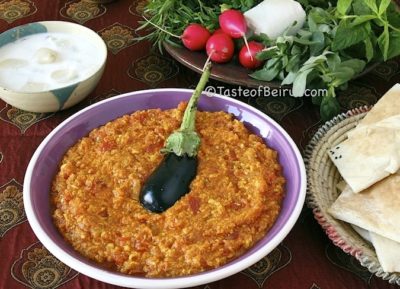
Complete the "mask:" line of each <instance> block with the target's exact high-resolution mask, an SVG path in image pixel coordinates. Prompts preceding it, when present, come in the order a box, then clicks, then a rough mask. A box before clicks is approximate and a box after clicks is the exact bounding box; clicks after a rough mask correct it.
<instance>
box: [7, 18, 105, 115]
mask: <svg viewBox="0 0 400 289" xmlns="http://www.w3.org/2000/svg"><path fill="white" fill-rule="evenodd" d="M47 32H59V33H67V34H77V35H80V36H81V37H84V38H85V39H86V40H87V41H90V43H91V44H92V45H94V46H95V47H96V49H97V51H98V52H97V53H96V55H99V56H100V61H99V65H98V67H95V69H94V71H95V72H94V73H93V74H91V75H87V76H86V78H85V79H83V80H80V81H77V82H75V83H72V84H69V85H67V86H61V85H60V87H57V88H56V89H53V90H49V91H39V92H25V91H24V92H21V91H12V90H10V89H7V88H4V87H1V86H0V98H1V99H3V100H4V101H5V102H7V103H8V104H10V105H12V106H14V107H17V108H20V109H23V110H27V111H32V112H54V111H59V110H63V109H66V108H69V107H71V106H72V105H74V104H76V103H78V102H79V101H81V100H82V99H84V98H85V97H86V96H88V95H89V94H90V93H91V92H92V91H93V89H94V88H95V87H96V85H97V84H98V82H99V80H100V78H101V76H102V74H103V71H104V67H105V63H106V59H107V46H106V44H105V43H104V41H103V39H102V38H101V37H100V36H99V35H98V34H97V33H96V32H94V31H93V30H91V29H89V28H87V27H85V26H82V25H79V24H75V23H71V22H65V21H42V22H34V23H30V24H26V25H22V26H18V27H15V28H12V29H10V30H7V31H5V32H3V33H1V34H0V47H1V46H3V45H6V44H8V43H11V42H14V41H16V40H17V39H19V38H21V37H25V36H28V35H32V34H37V33H47Z"/></svg>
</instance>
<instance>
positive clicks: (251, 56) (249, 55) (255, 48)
mask: <svg viewBox="0 0 400 289" xmlns="http://www.w3.org/2000/svg"><path fill="white" fill-rule="evenodd" d="M264 48H265V46H264V45H263V44H261V43H259V42H256V41H250V42H249V47H248V49H247V47H246V46H243V47H242V49H240V52H239V62H240V64H241V65H242V66H244V67H246V68H250V69H254V68H257V67H260V66H261V65H262V63H263V62H262V61H260V60H258V59H257V58H256V55H257V53H259V52H260V51H262V50H263V49H264Z"/></svg>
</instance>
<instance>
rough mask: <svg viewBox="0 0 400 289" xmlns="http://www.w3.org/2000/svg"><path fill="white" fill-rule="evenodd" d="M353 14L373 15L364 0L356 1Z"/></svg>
mask: <svg viewBox="0 0 400 289" xmlns="http://www.w3.org/2000/svg"><path fill="white" fill-rule="evenodd" d="M352 6H353V12H354V14H355V15H367V14H371V12H372V11H371V9H370V8H368V6H367V5H365V2H364V0H354V2H353V5H352Z"/></svg>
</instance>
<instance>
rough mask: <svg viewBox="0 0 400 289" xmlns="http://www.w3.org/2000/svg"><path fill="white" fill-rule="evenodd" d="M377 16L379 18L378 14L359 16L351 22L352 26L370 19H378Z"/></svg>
mask: <svg viewBox="0 0 400 289" xmlns="http://www.w3.org/2000/svg"><path fill="white" fill-rule="evenodd" d="M376 18H377V16H376V15H362V16H358V17H357V18H355V19H354V20H353V21H352V22H351V24H350V27H354V26H357V25H360V24H362V23H364V22H367V21H370V20H372V19H376Z"/></svg>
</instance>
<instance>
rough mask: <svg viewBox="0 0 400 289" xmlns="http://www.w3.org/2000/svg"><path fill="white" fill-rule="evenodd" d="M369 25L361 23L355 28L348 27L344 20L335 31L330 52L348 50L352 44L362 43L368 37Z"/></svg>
mask: <svg viewBox="0 0 400 289" xmlns="http://www.w3.org/2000/svg"><path fill="white" fill-rule="evenodd" d="M368 24H369V23H367V22H366V23H363V24H360V25H357V26H354V27H353V26H350V25H348V23H347V22H346V21H344V20H342V21H341V22H340V23H339V27H338V29H337V31H336V35H335V38H334V39H333V42H332V50H333V51H339V50H343V49H345V48H348V47H350V46H352V45H354V44H357V43H359V42H361V41H363V40H364V39H365V38H367V37H368V34H369V31H368V30H369V29H368V27H369V28H370V25H368Z"/></svg>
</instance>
